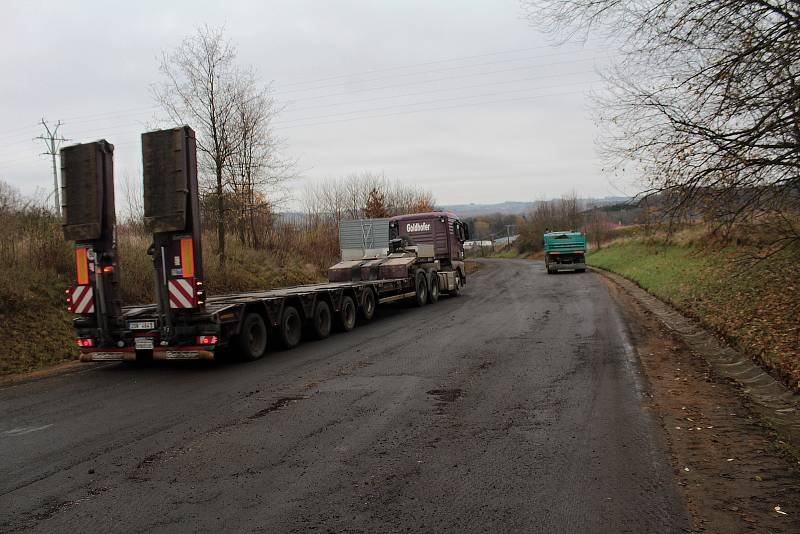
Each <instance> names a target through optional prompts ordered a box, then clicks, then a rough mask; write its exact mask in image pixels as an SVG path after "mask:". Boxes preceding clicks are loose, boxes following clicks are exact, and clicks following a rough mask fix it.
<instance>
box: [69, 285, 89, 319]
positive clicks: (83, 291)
mask: <svg viewBox="0 0 800 534" xmlns="http://www.w3.org/2000/svg"><path fill="white" fill-rule="evenodd" d="M72 311H73V313H84V314H85V313H94V289H92V286H75V289H73V290H72Z"/></svg>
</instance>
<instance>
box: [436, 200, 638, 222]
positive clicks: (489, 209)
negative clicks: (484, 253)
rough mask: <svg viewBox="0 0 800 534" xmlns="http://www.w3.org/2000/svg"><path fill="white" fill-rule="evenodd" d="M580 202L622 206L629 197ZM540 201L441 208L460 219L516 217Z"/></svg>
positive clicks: (583, 202) (586, 205)
mask: <svg viewBox="0 0 800 534" xmlns="http://www.w3.org/2000/svg"><path fill="white" fill-rule="evenodd" d="M578 200H579V202H580V203H581V204H582V205H583V206H585V207H586V208H590V207H594V206H607V205H610V204H621V203H624V202H627V201H629V200H630V199H629V198H628V197H603V198H581V199H578ZM539 202H541V201H539V200H535V201H532V202H512V201H507V202H499V203H497V204H475V203H472V204H446V205H443V206H441V208H442V209H443V210H450V211H452V212H453V213H455V214H456V215H458V216H459V217H464V218H467V217H479V216H481V215H492V214H494V213H500V214H503V215H516V214H522V213H527V212H529V211H531V210H532V209H533V208H535V207H536V205H537V204H539Z"/></svg>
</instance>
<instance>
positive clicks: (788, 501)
mask: <svg viewBox="0 0 800 534" xmlns="http://www.w3.org/2000/svg"><path fill="white" fill-rule="evenodd" d="M600 278H601V279H602V280H603V281H604V283H605V284H606V285H607V287H608V290H609V292H610V293H611V295H612V297H613V298H614V300H615V301H617V303H618V304H619V305H620V309H621V310H622V312H623V314H624V316H625V318H626V321H627V323H628V325H629V328H630V330H631V332H630V333H631V337H632V340H633V342H634V346H635V349H636V351H637V354H638V356H639V359H640V361H641V364H642V369H643V370H644V372H645V374H646V376H647V380H648V383H649V386H650V388H649V392H648V394H647V398H646V399H645V408H646V409H647V410H650V411H651V412H652V413H653V415H654V416H655V417H656V419H657V420H660V422H661V425H662V427H663V429H664V433H665V436H666V441H667V445H668V448H669V453H670V459H671V462H672V465H673V469H674V473H675V476H676V479H677V480H678V484H679V486H680V488H681V491H682V492H683V494H684V497H685V498H686V501H687V504H688V507H689V511H690V513H691V514H692V520H693V526H694V530H695V531H697V532H702V531H711V532H749V531H753V530H755V531H758V532H796V531H800V509H799V508H797V503H798V502H800V469H798V461H797V458H796V457H794V456H793V455H792V454H790V453H789V449H790V446H789V445H788V444H787V443H786V442H785V441H783V440H782V439H781V438H780V437H779V435H778V434H777V433H776V432H775V431H774V430H773V429H771V428H770V427H768V426H766V425H765V422H764V419H763V417H762V416H761V414H760V413H759V412H758V411H757V410H755V409H754V406H753V403H752V402H751V401H750V398H749V397H748V396H747V395H746V394H745V393H744V392H743V390H742V388H741V387H740V386H739V385H738V384H737V383H736V382H734V381H732V379H731V378H729V377H727V376H724V375H722V374H721V373H719V372H718V371H717V369H716V368H715V367H714V366H713V365H711V364H710V363H709V362H708V361H707V360H706V359H705V358H703V357H702V356H701V355H700V354H698V353H697V352H696V350H692V349H693V347H690V346H689V345H688V344H687V343H686V342H685V341H684V340H683V339H681V337H680V336H679V335H678V334H677V333H676V332H675V331H674V330H670V329H668V328H666V327H665V325H664V324H663V323H662V322H661V321H659V320H658V318H657V317H656V315H655V314H654V313H653V312H651V311H649V310H648V309H646V307H645V306H644V305H643V304H642V303H641V302H640V301H638V300H637V299H636V298H635V297H634V296H631V294H629V293H628V292H627V291H625V290H624V289H623V288H622V287H621V286H619V285H618V284H617V283H616V282H615V281H612V280H611V279H609V278H607V277H603V276H601V277H600Z"/></svg>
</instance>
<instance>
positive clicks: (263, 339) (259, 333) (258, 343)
mask: <svg viewBox="0 0 800 534" xmlns="http://www.w3.org/2000/svg"><path fill="white" fill-rule="evenodd" d="M236 347H237V348H238V349H239V351H238V353H239V356H240V358H241V359H242V360H245V361H249V362H251V361H254V360H257V359H259V358H261V357H262V356H263V355H264V353H265V352H266V351H267V325H266V324H264V319H263V318H262V317H261V315H259V314H257V313H254V312H251V313H248V314H247V315H246V316H245V318H244V321H243V322H242V329H241V331H240V332H239V335H238V336H236Z"/></svg>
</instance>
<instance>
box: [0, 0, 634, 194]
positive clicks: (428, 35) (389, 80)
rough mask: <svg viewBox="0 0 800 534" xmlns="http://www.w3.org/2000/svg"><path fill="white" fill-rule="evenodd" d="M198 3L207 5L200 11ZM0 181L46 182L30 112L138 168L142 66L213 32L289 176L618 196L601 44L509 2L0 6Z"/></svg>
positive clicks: (45, 163) (453, 190) (150, 108)
mask: <svg viewBox="0 0 800 534" xmlns="http://www.w3.org/2000/svg"><path fill="white" fill-rule="evenodd" d="M205 4H207V5H205ZM3 12H4V13H3V17H2V19H0V73H2V76H0V109H2V114H0V117H2V120H0V180H3V181H6V182H9V183H11V184H12V185H13V186H15V187H17V188H18V189H20V190H22V191H23V192H24V193H26V194H39V195H46V194H48V193H49V192H50V190H51V189H52V174H51V163H50V160H49V158H48V157H45V156H40V155H39V153H40V152H42V151H43V149H44V145H43V144H42V143H41V142H34V141H32V138H34V137H36V136H37V135H39V134H41V133H42V128H41V127H37V122H38V121H39V119H40V118H41V117H45V118H47V119H48V120H49V121H51V122H55V121H56V120H59V119H60V120H62V121H63V122H64V125H63V126H62V127H61V130H60V131H59V133H61V134H63V135H64V136H65V137H67V138H69V139H71V140H73V141H74V142H79V141H80V142H88V141H93V140H96V139H100V138H105V139H107V140H108V141H109V142H111V143H113V144H114V145H115V147H116V150H115V156H114V157H115V175H116V177H117V181H118V184H119V183H120V182H121V181H122V179H123V177H124V176H125V175H126V174H127V175H128V176H130V177H135V176H137V173H138V172H139V169H140V168H141V163H140V160H141V152H140V151H141V148H140V145H139V135H140V134H141V133H142V132H143V131H146V130H147V129H148V125H152V124H154V120H153V119H154V118H155V117H157V116H158V109H157V108H156V107H154V106H155V104H154V101H153V99H152V97H151V93H150V90H149V87H150V84H152V83H153V82H156V81H158V79H159V72H158V62H157V56H158V55H159V54H160V52H161V51H162V50H171V49H173V48H174V47H176V46H177V45H178V44H179V43H180V41H181V40H182V39H183V38H184V37H185V36H186V35H188V34H190V33H192V32H194V30H195V28H196V27H197V26H198V25H200V24H203V23H208V24H211V25H224V27H225V29H226V34H227V36H228V37H229V38H230V40H231V41H232V42H233V43H234V44H235V45H236V47H237V49H238V58H239V61H240V63H241V64H242V65H252V66H253V67H254V68H255V69H256V70H257V72H258V73H259V75H260V77H261V78H262V80H263V81H264V82H265V83H267V82H271V83H272V85H273V88H274V96H275V98H276V99H277V100H278V102H279V103H280V104H282V105H285V106H286V107H285V110H284V111H283V112H282V114H281V115H280V117H278V119H277V121H276V130H277V132H278V133H279V134H280V135H281V136H282V137H284V138H285V139H286V153H287V156H289V157H292V158H296V159H297V161H298V164H299V167H298V168H299V170H300V174H301V177H300V178H299V179H298V180H297V181H296V182H295V183H294V184H293V188H294V189H295V190H296V191H299V190H301V189H302V186H303V183H304V181H306V180H323V179H326V178H330V177H337V176H343V175H346V174H349V173H355V172H361V171H367V170H369V171H377V172H383V173H385V174H386V176H387V177H389V178H393V179H398V180H401V181H402V182H404V183H407V184H412V185H419V186H423V187H425V188H427V189H429V190H431V191H432V192H433V194H434V195H435V198H436V199H437V201H438V202H439V203H441V204H455V203H469V202H476V203H487V202H502V201H505V200H517V201H524V200H535V199H542V198H552V197H557V196H560V195H561V194H563V193H565V192H568V191H570V190H573V189H574V190H575V191H577V192H578V193H579V194H580V195H581V196H606V195H614V196H616V195H619V194H620V189H619V188H620V185H619V184H617V183H614V182H612V181H611V180H610V179H609V177H608V176H606V175H604V174H603V173H602V171H601V167H602V166H601V162H600V160H599V158H598V155H597V153H596V149H595V143H594V141H595V138H596V137H597V135H598V133H599V132H598V129H597V128H596V126H595V125H594V123H593V120H592V113H591V106H592V102H591V99H590V98H589V94H590V92H591V91H592V90H593V89H595V90H597V89H599V88H600V87H602V86H601V85H600V82H599V81H598V79H599V76H598V74H597V72H598V68H600V67H601V66H602V65H604V64H606V63H607V62H608V60H609V57H610V56H611V55H612V54H613V51H610V50H607V49H605V48H603V47H601V46H596V45H591V44H590V45H586V46H578V45H569V46H562V47H554V46H551V44H550V43H549V41H548V40H547V38H546V37H545V36H543V35H542V34H540V33H539V31H538V30H537V29H535V28H532V27H531V26H530V25H529V24H528V23H527V21H525V20H523V12H522V10H521V8H520V6H519V2H518V1H517V0H481V1H478V0H474V1H464V0H459V1H457V2H456V1H448V2H445V1H440V2H431V1H429V0H427V1H416V0H398V1H393V2H389V1H372V2H367V1H339V0H326V1H322V0H318V1H298V0H291V1H290V0H284V1H265V0H262V1H252V2H245V1H240V2H237V1H228V2H213V3H212V2H205V3H203V2H197V1H191V2H189V1H170V2H165V1H163V0H161V1H158V2H155V1H137V2H130V1H126V2H113V1H109V2H102V3H98V2H80V1H70V2H36V1H14V0H5V1H4V2H3Z"/></svg>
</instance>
